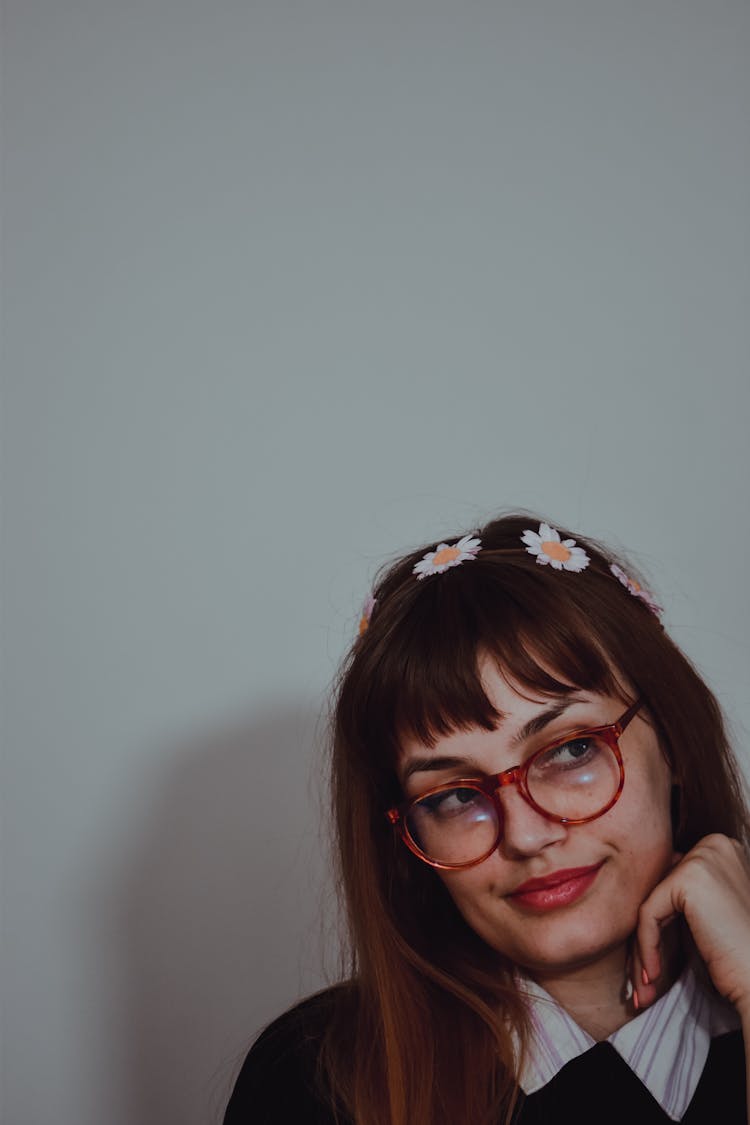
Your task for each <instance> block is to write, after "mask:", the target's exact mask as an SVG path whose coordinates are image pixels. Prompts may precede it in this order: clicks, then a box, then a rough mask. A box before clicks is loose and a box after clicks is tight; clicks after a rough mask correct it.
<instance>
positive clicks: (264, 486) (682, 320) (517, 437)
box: [1, 0, 750, 1125]
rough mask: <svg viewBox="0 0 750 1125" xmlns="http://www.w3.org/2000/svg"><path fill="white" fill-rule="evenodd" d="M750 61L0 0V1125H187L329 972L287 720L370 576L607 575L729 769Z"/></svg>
mask: <svg viewBox="0 0 750 1125" xmlns="http://www.w3.org/2000/svg"><path fill="white" fill-rule="evenodd" d="M749 47H750V8H749V7H748V5H747V3H746V2H745V0H702V2H697V0H629V2H628V3H622V2H615V0H588V2H585V0H576V2H571V0H547V2H535V0H515V2H503V0H493V2H491V3H490V2H471V0H469V2H466V0H463V2H461V3H458V2H454V3H446V2H444V0H368V2H365V3H362V2H355V0H349V2H345V0H307V2H303V0H297V2H290V0H254V2H253V0H242V2H241V0H212V2H210V3H209V2H208V0H205V2H203V3H199V2H197V0H7V2H6V4H5V13H4V25H3V48H4V60H3V79H4V195H3V234H4V255H3V257H4V280H5V298H4V314H5V323H6V330H5V389H4V399H3V424H4V439H3V455H4V459H5V460H4V472H3V483H4V525H3V526H4V530H3V550H4V583H5V587H4V600H3V625H2V635H3V641H2V645H3V659H4V673H3V675H4V705H3V722H4V734H3V746H4V779H3V785H2V802H3V804H2V831H3V836H2V858H3V862H4V892H3V902H2V918H3V945H2V957H3V976H2V1012H3V1021H4V1023H3V1060H4V1061H3V1067H4V1070H3V1091H2V1098H3V1102H2V1114H1V1115H2V1120H3V1122H4V1123H7V1125H48V1123H49V1125H53V1123H54V1125H101V1123H102V1122H107V1125H164V1123H165V1122H169V1123H171V1122H179V1123H180V1125H203V1123H206V1122H208V1123H213V1122H217V1121H218V1120H219V1119H220V1115H221V1111H222V1109H223V1105H224V1103H225V1101H226V1098H227V1095H228V1092H229V1088H230V1085H231V1082H232V1079H233V1078H234V1075H235V1074H236V1069H237V1066H238V1063H239V1060H240V1059H241V1057H242V1054H243V1052H244V1050H245V1049H246V1047H247V1045H248V1043H249V1042H250V1040H251V1039H252V1037H253V1036H254V1034H255V1033H256V1032H257V1030H258V1028H259V1027H260V1026H261V1025H262V1023H263V1022H264V1021H266V1020H268V1019H270V1018H271V1017H272V1016H273V1015H274V1014H276V1013H277V1012H279V1011H280V1010H281V1009H282V1008H283V1007H284V1006H286V1005H288V1004H289V1003H290V1002H291V1001H293V1000H294V999H295V998H296V997H298V996H299V995H301V994H303V993H304V992H306V991H310V990H311V989H313V988H315V987H316V986H317V985H319V984H321V983H322V982H323V981H324V980H325V979H327V978H326V974H327V973H329V972H332V971H334V969H335V932H336V926H337V910H336V907H335V905H334V902H333V900H332V899H331V898H330V896H329V895H327V893H324V892H325V887H326V879H325V870H326V859H325V846H326V845H325V817H324V815H323V814H322V811H321V808H322V807H324V800H325V798H324V783H323V778H324V745H323V744H324V737H323V730H322V726H321V719H320V716H321V714H322V713H323V710H324V706H325V699H326V693H327V689H328V686H329V684H330V682H331V680H332V678H333V676H334V672H335V668H336V666H337V664H338V662H339V660H340V659H341V657H342V655H343V654H344V652H345V650H346V647H347V645H348V644H349V641H350V639H351V638H352V636H353V634H354V631H355V629H356V624H357V619H358V614H359V609H360V605H361V603H362V600H363V598H364V596H365V594H366V593H367V590H368V588H369V584H370V581H371V579H372V577H373V575H374V573H375V571H376V569H377V567H378V566H379V565H380V564H381V563H383V562H384V561H385V560H387V559H388V558H390V557H391V556H392V554H393V553H394V552H397V551H400V550H402V549H406V548H410V547H412V546H415V545H419V544H420V543H421V542H423V541H433V542H434V541H435V540H436V539H437V538H440V537H442V536H443V535H445V534H449V533H452V532H454V531H455V532H460V531H463V530H466V529H470V528H471V527H472V526H474V525H475V524H476V523H477V522H478V521H480V520H482V519H484V518H485V517H487V516H489V515H491V514H493V513H494V512H496V511H497V510H499V509H502V508H508V507H516V506H522V507H526V508H531V509H534V510H537V511H540V512H541V513H543V514H546V515H548V516H549V517H550V518H551V519H552V520H553V522H559V523H561V524H568V525H570V526H573V527H574V528H577V529H579V530H580V531H582V532H584V533H588V534H591V535H594V536H599V537H602V538H604V539H605V540H609V541H610V542H611V543H613V544H614V545H625V546H627V547H628V548H629V549H630V550H631V552H632V557H633V558H634V559H635V561H636V562H637V563H638V564H640V565H641V566H642V567H643V568H644V569H645V570H646V572H647V573H648V574H649V575H650V577H651V579H652V581H653V584H654V587H655V589H656V591H657V593H658V595H659V596H660V598H661V600H662V601H663V603H664V605H665V607H666V623H667V626H668V628H669V629H670V630H671V632H672V634H673V635H674V637H675V638H676V639H677V641H678V642H679V643H680V644H681V645H682V646H683V647H684V648H685V650H686V651H687V652H688V653H689V654H690V656H691V657H692V658H693V659H694V660H695V661H696V662H697V664H698V666H699V667H700V668H701V670H702V671H703V672H704V673H705V675H706V677H707V679H708V681H709V682H710V683H711V684H712V685H713V687H714V688H715V690H716V691H717V693H718V695H719V698H720V699H721V702H722V703H723V704H724V706H725V708H726V710H727V713H728V716H729V718H730V720H731V722H732V726H733V729H734V731H735V734H736V737H737V742H738V744H739V747H740V750H741V752H742V753H743V755H746V750H747V747H748V732H749V731H750V692H749V690H748V684H749V683H750V677H749V675H748V673H749V672H750V667H749V665H750V646H749V645H748V636H749V635H750V618H749V611H748V596H747V590H748V579H747V567H748V558H749V557H750V530H749V528H750V523H749V521H748V508H747V493H748V467H749V461H750V457H749V455H748V440H747V431H748V420H749V418H748V405H749V404H748V397H749V394H748V359H749V358H750V340H749V336H750V317H748V308H749V302H748V298H749V297H750V254H749V253H748V249H749V236H750V218H749V213H748V182H749V181H748V172H749V171H750V136H749V131H748V121H749V120H750V113H749V112H748V110H749V109H750V104H749V103H750V71H749V68H748V48H749ZM745 761H747V757H746V756H745ZM321 895H322V898H321Z"/></svg>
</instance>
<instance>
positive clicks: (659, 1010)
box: [520, 968, 739, 1121]
mask: <svg viewBox="0 0 750 1125" xmlns="http://www.w3.org/2000/svg"><path fill="white" fill-rule="evenodd" d="M521 987H522V989H523V992H524V993H525V994H526V995H527V997H528V999H529V1002H530V1008H531V1022H532V1035H531V1041H530V1043H529V1050H528V1057H527V1059H526V1062H525V1065H524V1067H523V1069H522V1072H521V1077H520V1086H521V1089H522V1090H523V1091H524V1093H526V1094H533V1093H536V1091H537V1090H540V1089H541V1088H542V1086H546V1085H547V1083H548V1082H549V1081H551V1079H553V1078H554V1077H555V1075H556V1074H557V1072H558V1071H559V1070H562V1068H563V1067H564V1066H565V1065H566V1063H569V1062H571V1061H572V1060H573V1059H575V1058H578V1056H579V1055H582V1054H583V1053H584V1052H585V1051H588V1050H589V1049H590V1048H591V1047H593V1046H594V1045H595V1043H596V1040H595V1039H592V1037H591V1036H590V1035H589V1034H588V1032H586V1031H584V1030H583V1028H581V1027H579V1026H578V1024H577V1023H576V1022H575V1020H574V1019H573V1018H572V1016H570V1015H569V1014H568V1013H567V1012H566V1011H565V1009H564V1008H561V1007H560V1005H559V1004H558V1003H557V1001H556V1000H553V998H552V997H551V996H550V995H549V993H548V992H545V990H544V989H543V988H542V987H541V986H540V985H538V984H536V983H535V982H534V981H531V980H528V979H527V978H523V980H522V982H521ZM736 1027H739V1019H738V1017H737V1014H736V1012H735V1010H734V1009H733V1008H732V1007H731V1006H730V1005H728V1004H727V1003H725V1002H724V1001H723V1000H721V998H720V997H718V996H716V995H715V994H714V993H711V992H709V991H707V990H706V988H705V987H704V986H703V985H702V984H701V982H700V981H699V980H698V977H697V976H696V974H695V973H694V972H693V970H692V969H691V968H687V969H686V970H685V972H684V973H683V974H682V976H681V977H680V978H679V979H678V980H677V981H676V982H675V983H674V984H673V985H672V987H671V988H670V989H669V991H668V992H665V993H664V995H663V996H661V997H660V998H659V999H658V1000H657V1001H656V1003H654V1004H652V1005H651V1007H650V1008H647V1009H646V1010H645V1011H644V1012H642V1013H641V1014H640V1015H639V1016H637V1017H636V1018H635V1019H632V1020H630V1021H629V1022H628V1023H626V1024H624V1025H623V1027H621V1028H619V1029H618V1030H617V1031H615V1032H613V1034H612V1035H610V1036H609V1038H608V1039H607V1042H608V1043H610V1044H611V1045H612V1046H613V1047H614V1048H615V1050H616V1051H617V1053H618V1054H619V1055H620V1057H621V1058H622V1059H623V1060H624V1062H626V1063H627V1064H628V1066H629V1067H630V1069H631V1070H632V1071H633V1072H634V1073H635V1074H636V1075H637V1076H638V1078H640V1080H641V1082H642V1083H643V1085H644V1086H646V1088H647V1089H648V1090H649V1092H650V1093H651V1094H652V1095H653V1097H654V1098H655V1099H656V1101H657V1102H658V1103H659V1105H660V1106H661V1107H662V1109H663V1110H664V1112H665V1113H666V1114H667V1115H668V1116H669V1117H671V1118H672V1120H674V1121H679V1120H680V1119H681V1118H682V1117H683V1116H684V1114H685V1111H686V1110H687V1107H688V1106H689V1105H690V1102H691V1101H692V1098H693V1094H694V1093H695V1089H696V1086H697V1085H698V1081H699V1079H700V1076H701V1074H702V1072H703V1067H704V1066H705V1064H706V1059H707V1057H708V1051H709V1047H710V1045H711V1039H712V1038H713V1037H714V1036H716V1035H722V1034H723V1033H724V1032H726V1031H732V1030H733V1029H734V1028H736Z"/></svg>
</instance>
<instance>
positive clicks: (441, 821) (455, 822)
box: [386, 699, 644, 871]
mask: <svg viewBox="0 0 750 1125" xmlns="http://www.w3.org/2000/svg"><path fill="white" fill-rule="evenodd" d="M643 703H644V700H642V699H638V700H636V702H635V703H633V704H631V706H630V707H628V709H627V710H626V711H625V712H624V714H622V715H621V716H620V718H619V719H617V720H616V721H615V722H614V723H609V724H607V725H606V726H601V727H592V728H590V729H586V730H578V731H574V732H573V733H572V734H566V735H565V736H564V737H562V738H558V739H556V740H555V741H554V742H552V743H549V744H548V745H547V746H543V747H542V748H541V749H540V750H537V751H536V752H535V753H534V754H532V755H531V756H530V757H529V758H527V760H526V761H525V762H523V763H522V764H521V765H517V766H512V767H511V769H507V770H503V771H502V772H501V773H495V774H491V775H490V776H488V777H468V778H454V779H452V780H451V781H446V782H444V783H443V784H442V785H436V786H435V787H434V788H433V789H429V790H428V791H427V792H426V793H422V794H420V796H418V797H414V798H411V799H410V800H408V801H404V802H403V803H402V804H400V805H397V806H396V807H395V808H392V809H389V810H388V812H387V813H386V816H387V818H388V820H389V821H390V823H391V824H392V825H393V826H394V829H395V830H396V831H397V832H398V833H399V834H400V836H401V838H402V840H403V842H404V843H405V844H406V846H407V847H408V848H409V849H410V851H412V852H413V853H414V855H416V856H417V857H418V858H419V859H421V860H422V861H423V862H424V863H427V864H429V865H430V867H437V868H440V869H442V870H446V871H449V870H450V871H455V870H460V869H462V868H465V867H474V866H475V865H476V864H478V863H482V861H483V860H485V859H487V857H488V856H490V855H491V854H492V853H493V852H494V851H495V849H496V848H497V846H498V844H499V843H500V841H501V839H502V836H503V808H502V803H501V801H500V792H501V790H502V789H504V788H505V787H506V786H507V785H517V786H518V791H519V793H520V794H521V796H522V797H523V799H524V800H525V801H527V802H528V804H529V805H531V807H532V808H533V809H536V811H537V812H538V813H541V815H542V816H544V817H546V818H547V819H548V820H553V821H557V822H558V823H560V824H573V825H575V824H586V823H588V821H590V820H596V818H597V817H600V816H603V815H604V813H606V812H608V811H609V810H610V809H611V808H612V806H613V805H614V804H615V802H616V801H617V800H619V797H620V794H621V793H622V790H623V786H624V784H625V767H624V765H623V761H622V754H621V753H620V746H619V741H618V740H619V738H620V735H621V734H622V732H623V731H624V730H625V728H626V727H627V725H628V723H629V722H630V721H631V719H633V718H634V716H635V715H636V714H637V713H638V711H639V710H640V709H641V707H642V706H643Z"/></svg>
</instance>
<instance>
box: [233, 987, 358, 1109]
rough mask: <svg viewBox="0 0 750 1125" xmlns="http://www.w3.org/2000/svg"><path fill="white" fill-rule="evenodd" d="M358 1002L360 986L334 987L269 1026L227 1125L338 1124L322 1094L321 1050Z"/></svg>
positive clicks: (249, 1059)
mask: <svg viewBox="0 0 750 1125" xmlns="http://www.w3.org/2000/svg"><path fill="white" fill-rule="evenodd" d="M353 1002H356V986H355V985H353V984H349V983H347V984H340V985H335V986H333V987H332V988H326V989H323V990H322V991H321V992H316V993H315V994H314V995H312V996H308V997H307V998H306V999H304V1000H301V1001H300V1002H299V1003H298V1004H295V1005H294V1006H293V1007H292V1008H289V1009H288V1011H286V1012H284V1013H283V1014H282V1015H280V1016H278V1017H277V1018H276V1019H275V1020H273V1021H272V1022H271V1023H270V1024H268V1025H267V1027H266V1028H265V1029H264V1030H263V1031H262V1032H261V1034H260V1035H259V1036H258V1038H257V1039H256V1040H255V1042H254V1043H253V1045H252V1047H251V1048H250V1050H249V1052H248V1054H247V1056H246V1058H245V1061H244V1063H243V1064H242V1069H241V1070H240V1073H239V1076H238V1078H237V1081H236V1083H235V1086H234V1090H233V1091H232V1096H231V1098H230V1100H229V1104H228V1106H227V1110H226V1115H225V1117H224V1125H249V1122H251V1121H252V1122H253V1125H276V1123H277V1122H278V1123H279V1125H282V1123H287V1122H289V1121H295V1120H300V1121H305V1122H308V1121H309V1122H310V1123H311V1125H319V1123H320V1125H328V1122H330V1121H333V1117H332V1116H331V1111H330V1109H329V1108H327V1106H326V1102H325V1098H324V1097H322V1096H321V1092H320V1074H319V1068H318V1059H319V1053H320V1046H321V1043H322V1041H323V1039H324V1037H325V1034H326V1032H327V1030H328V1028H329V1027H330V1025H331V1021H332V1020H333V1019H334V1017H335V1016H337V1015H341V1014H343V1013H344V1012H345V1011H347V1010H349V1009H350V1008H351V1005H352V1003H353Z"/></svg>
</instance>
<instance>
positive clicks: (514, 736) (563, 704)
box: [398, 663, 624, 773]
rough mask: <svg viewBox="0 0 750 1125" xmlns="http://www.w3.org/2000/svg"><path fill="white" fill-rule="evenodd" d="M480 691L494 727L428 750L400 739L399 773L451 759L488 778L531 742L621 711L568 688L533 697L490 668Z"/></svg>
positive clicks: (451, 736) (471, 730) (440, 740)
mask: <svg viewBox="0 0 750 1125" xmlns="http://www.w3.org/2000/svg"><path fill="white" fill-rule="evenodd" d="M482 686H483V689H484V691H485V692H486V693H487V696H488V698H489V699H490V700H491V702H492V704H493V706H494V707H495V709H496V711H497V715H498V718H497V721H496V723H495V725H494V727H493V728H492V729H487V728H485V727H482V726H480V725H478V724H471V725H469V726H466V727H461V728H459V729H456V730H452V731H449V732H447V733H445V734H442V735H439V736H438V737H437V738H436V739H435V740H434V742H431V743H430V744H426V743H424V742H422V741H421V740H420V739H419V738H417V737H410V738H403V739H402V740H401V742H400V753H399V758H398V767H399V772H400V773H403V771H404V770H408V769H409V766H410V765H411V764H412V763H413V762H414V761H415V760H419V762H425V760H434V761H438V760H439V761H442V760H444V759H454V758H455V759H461V760H466V761H467V762H469V761H471V762H474V763H476V764H477V765H478V766H480V765H484V764H485V763H486V764H488V766H491V767H492V768H491V769H489V768H488V770H487V772H497V771H499V770H500V769H504V768H507V767H508V766H512V765H516V764H517V763H518V761H519V758H520V757H523V756H524V755H523V749H524V745H525V744H526V743H528V742H529V741H530V740H532V739H534V744H535V745H536V744H537V743H538V742H544V740H545V738H546V739H549V740H552V739H554V738H556V737H557V736H558V735H560V734H563V733H566V732H569V731H570V730H571V729H574V728H577V729H580V728H582V727H584V726H600V725H604V724H606V723H610V722H615V721H616V719H617V718H618V717H619V714H620V711H621V710H622V707H623V706H624V701H623V698H620V697H618V696H614V695H608V694H605V693H603V692H597V691H592V690H584V689H579V688H574V687H572V686H571V688H570V689H569V690H566V691H565V692H560V693H556V694H544V695H542V694H540V693H535V692H532V691H529V690H528V689H525V688H523V687H521V686H520V685H517V684H513V683H512V682H510V681H509V680H508V679H506V678H505V677H504V676H503V674H502V673H501V672H500V671H499V670H498V669H497V667H496V666H494V665H492V664H491V663H488V664H487V665H486V666H485V667H484V668H483V670H482ZM511 759H512V760H511Z"/></svg>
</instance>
